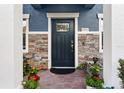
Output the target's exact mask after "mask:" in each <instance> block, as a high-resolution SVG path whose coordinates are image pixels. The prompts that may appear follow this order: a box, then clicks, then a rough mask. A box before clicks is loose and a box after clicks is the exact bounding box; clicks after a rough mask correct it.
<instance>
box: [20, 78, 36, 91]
mask: <svg viewBox="0 0 124 93" xmlns="http://www.w3.org/2000/svg"><path fill="white" fill-rule="evenodd" d="M22 85H23V87H24V89H36V88H37V87H38V82H37V81H35V80H25V81H23V82H22Z"/></svg>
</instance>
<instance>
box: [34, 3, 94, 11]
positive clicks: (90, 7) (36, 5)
mask: <svg viewBox="0 0 124 93" xmlns="http://www.w3.org/2000/svg"><path fill="white" fill-rule="evenodd" d="M53 6H54V7H55V6H56V7H57V8H59V7H61V9H62V8H66V9H68V8H72V7H80V8H82V9H92V8H93V7H94V6H95V4H32V7H33V8H35V9H37V10H40V9H44V8H48V7H49V8H53Z"/></svg>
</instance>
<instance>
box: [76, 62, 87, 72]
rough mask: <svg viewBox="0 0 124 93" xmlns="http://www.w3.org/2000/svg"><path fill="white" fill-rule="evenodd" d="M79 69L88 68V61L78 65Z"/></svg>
mask: <svg viewBox="0 0 124 93" xmlns="http://www.w3.org/2000/svg"><path fill="white" fill-rule="evenodd" d="M77 69H79V70H86V69H87V63H86V62H85V63H81V64H79V65H78V67H77Z"/></svg>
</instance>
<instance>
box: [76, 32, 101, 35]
mask: <svg viewBox="0 0 124 93" xmlns="http://www.w3.org/2000/svg"><path fill="white" fill-rule="evenodd" d="M78 34H98V35H99V34H100V32H99V31H82V32H78Z"/></svg>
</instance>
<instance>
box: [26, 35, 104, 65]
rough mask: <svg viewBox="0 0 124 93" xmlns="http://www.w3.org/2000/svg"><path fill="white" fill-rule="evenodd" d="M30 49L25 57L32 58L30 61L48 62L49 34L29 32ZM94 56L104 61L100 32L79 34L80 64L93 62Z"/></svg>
mask: <svg viewBox="0 0 124 93" xmlns="http://www.w3.org/2000/svg"><path fill="white" fill-rule="evenodd" d="M28 46H29V51H28V53H24V57H26V58H28V59H30V63H33V64H35V66H36V65H38V66H39V65H40V64H41V63H45V64H48V35H47V34H29V45H28ZM93 57H98V58H99V59H100V60H99V61H100V63H102V60H103V57H102V53H99V35H98V34H79V35H78V59H79V64H80V63H83V62H92V58H93Z"/></svg>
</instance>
